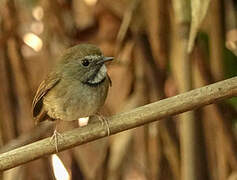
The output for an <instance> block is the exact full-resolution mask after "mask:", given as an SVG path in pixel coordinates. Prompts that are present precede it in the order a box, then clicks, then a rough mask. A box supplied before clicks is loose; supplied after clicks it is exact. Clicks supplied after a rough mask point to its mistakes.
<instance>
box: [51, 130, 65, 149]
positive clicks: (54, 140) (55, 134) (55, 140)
mask: <svg viewBox="0 0 237 180" xmlns="http://www.w3.org/2000/svg"><path fill="white" fill-rule="evenodd" d="M59 137H60V138H62V137H63V136H62V135H61V134H60V133H59V132H58V131H57V130H56V129H55V130H54V132H53V135H52V136H51V138H50V142H51V143H54V145H55V149H56V152H58V138H59Z"/></svg>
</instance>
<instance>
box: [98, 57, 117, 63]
mask: <svg viewBox="0 0 237 180" xmlns="http://www.w3.org/2000/svg"><path fill="white" fill-rule="evenodd" d="M113 59H114V57H104V58H103V59H101V60H99V61H98V62H97V64H101V63H105V62H107V61H112V60H113Z"/></svg>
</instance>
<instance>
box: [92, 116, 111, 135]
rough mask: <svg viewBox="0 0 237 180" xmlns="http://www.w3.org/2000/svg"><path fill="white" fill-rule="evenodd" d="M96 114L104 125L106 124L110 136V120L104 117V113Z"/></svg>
mask: <svg viewBox="0 0 237 180" xmlns="http://www.w3.org/2000/svg"><path fill="white" fill-rule="evenodd" d="M95 116H96V117H98V119H99V120H100V122H101V124H102V126H104V125H106V127H107V132H108V136H109V135H110V129H109V123H108V120H107V119H106V118H105V117H103V116H102V115H100V114H95Z"/></svg>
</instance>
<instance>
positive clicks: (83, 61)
mask: <svg viewBox="0 0 237 180" xmlns="http://www.w3.org/2000/svg"><path fill="white" fill-rule="evenodd" d="M81 63H82V65H83V66H88V65H89V64H90V62H89V60H87V59H83V60H82V62H81Z"/></svg>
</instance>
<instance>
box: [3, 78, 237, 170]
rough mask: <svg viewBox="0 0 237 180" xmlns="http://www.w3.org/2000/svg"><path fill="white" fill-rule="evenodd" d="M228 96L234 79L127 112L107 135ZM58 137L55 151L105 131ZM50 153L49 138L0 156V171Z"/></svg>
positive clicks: (92, 128)
mask: <svg viewBox="0 0 237 180" xmlns="http://www.w3.org/2000/svg"><path fill="white" fill-rule="evenodd" d="M232 96H237V77H233V78H230V79H227V80H224V81H220V82H218V83H214V84H212V85H208V86H205V87H202V88H198V89H195V90H192V91H189V92H187V93H183V94H180V95H177V96H174V97H171V98H167V99H163V100H161V101H157V102H154V103H151V104H148V105H145V106H141V107H138V108H136V109H133V110H131V111H129V112H125V113H121V114H117V115H114V116H111V117H108V118H107V120H108V121H109V127H110V132H111V134H115V133H119V132H121V131H124V130H127V129H131V128H135V127H137V126H141V125H143V124H146V123H150V122H153V121H156V120H158V119H161V118H166V117H168V116H172V115H176V114H179V113H182V112H185V111H189V110H191V109H195V108H198V107H201V106H204V105H208V104H211V103H215V102H217V101H218V100H221V99H226V98H228V97H232ZM62 136H63V137H62V138H59V141H58V150H59V151H63V150H65V149H68V148H71V147H74V146H77V145H81V144H85V143H87V142H90V141H93V140H96V139H99V138H102V137H106V136H107V128H106V126H101V125H100V124H98V123H95V124H89V125H88V126H86V127H83V128H77V129H74V130H72V131H67V132H65V133H63V134H62ZM53 153H56V150H55V146H54V144H52V143H50V138H46V139H43V140H40V141H37V142H35V143H32V144H29V145H26V146H23V147H20V148H17V149H14V150H12V151H9V152H6V153H3V154H0V171H3V170H7V169H10V168H13V167H16V166H18V165H20V164H24V163H27V162H29V161H32V160H35V159H38V158H40V157H42V156H45V155H49V154H53Z"/></svg>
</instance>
